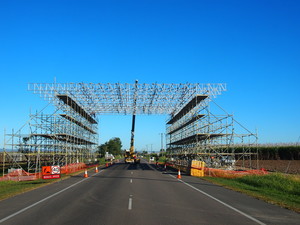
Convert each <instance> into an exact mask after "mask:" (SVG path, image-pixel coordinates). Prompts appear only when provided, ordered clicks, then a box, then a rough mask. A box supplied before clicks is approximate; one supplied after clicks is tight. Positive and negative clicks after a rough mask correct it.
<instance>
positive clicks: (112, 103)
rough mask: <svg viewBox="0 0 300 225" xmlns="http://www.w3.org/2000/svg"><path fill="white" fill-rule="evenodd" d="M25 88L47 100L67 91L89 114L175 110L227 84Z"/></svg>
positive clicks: (216, 92) (35, 85)
mask: <svg viewBox="0 0 300 225" xmlns="http://www.w3.org/2000/svg"><path fill="white" fill-rule="evenodd" d="M28 90H29V91H32V92H33V93H35V94H39V95H40V97H42V98H43V99H45V100H47V101H49V102H56V101H57V98H56V96H57V95H61V94H67V95H68V96H70V97H71V98H72V99H74V100H75V101H76V102H77V103H78V104H79V105H80V106H81V107H82V108H84V109H85V110H86V111H87V112H88V113H90V114H100V115H101V114H133V113H134V110H135V113H136V114H176V111H178V110H180V108H181V107H183V106H184V105H185V104H186V103H187V102H188V101H190V99H191V98H193V97H194V96H195V95H208V96H210V98H215V97H216V96H217V95H220V94H221V93H222V92H223V91H226V84H199V83H180V84H158V83H152V84H145V83H138V84H137V85H135V84H129V83H125V84H121V83H105V84H104V83H30V84H28ZM134 96H136V103H134V100H135V98H134ZM135 104H136V105H135ZM134 105H135V106H136V107H134Z"/></svg>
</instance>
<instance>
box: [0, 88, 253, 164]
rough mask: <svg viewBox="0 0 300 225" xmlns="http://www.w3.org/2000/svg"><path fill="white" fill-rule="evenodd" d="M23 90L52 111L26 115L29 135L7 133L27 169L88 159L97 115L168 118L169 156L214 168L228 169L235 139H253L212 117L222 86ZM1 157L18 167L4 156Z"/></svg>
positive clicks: (223, 117) (95, 135) (229, 117)
mask: <svg viewBox="0 0 300 225" xmlns="http://www.w3.org/2000/svg"><path fill="white" fill-rule="evenodd" d="M28 90H29V91H32V92H33V93H34V94H38V95H39V96H40V97H41V98H42V99H44V100H46V101H48V102H49V103H50V105H53V106H54V107H55V110H54V112H53V113H50V114H45V113H44V112H40V113H36V114H32V115H31V116H30V117H31V120H30V122H29V123H28V125H29V132H27V134H24V131H19V132H16V133H14V132H12V134H10V135H11V138H10V141H9V142H6V145H7V146H8V147H9V148H11V149H13V150H16V151H17V152H19V153H22V154H24V155H23V157H25V158H26V160H27V161H28V162H27V164H26V165H27V168H28V169H30V168H33V167H34V168H38V167H39V166H40V164H43V163H44V164H45V163H51V164H53V165H54V164H68V163H73V162H78V161H80V162H83V161H88V160H91V159H92V156H91V154H92V153H93V152H94V151H95V148H96V146H97V144H98V133H97V131H98V124H97V116H99V115H100V116H101V115H103V114H124V115H126V114H130V115H132V114H133V113H135V114H137V115H138V114H148V115H149V114H168V115H170V120H169V121H168V122H167V134H168V135H167V143H168V155H169V157H170V158H175V159H176V160H185V161H188V160H191V159H193V158H201V159H203V160H205V161H206V162H207V163H208V164H209V165H211V166H215V167H218V166H219V165H225V164H226V165H229V164H230V166H232V165H233V162H234V160H233V158H234V157H235V158H236V154H235V152H234V145H235V144H236V142H235V139H237V138H240V139H241V141H240V143H242V144H243V145H244V143H245V141H244V139H245V137H250V136H251V137H253V136H255V135H253V134H252V133H251V132H247V134H246V135H241V136H239V135H237V134H236V132H235V131H234V119H233V116H232V115H228V114H225V115H221V116H220V115H216V114H214V113H212V111H211V108H210V103H211V102H213V99H214V98H216V97H217V96H218V95H220V94H222V92H223V91H226V84H223V83H220V84H200V83H194V84H193V83H180V84H172V83H171V84H158V83H152V84H145V83H136V84H135V83H133V84H129V83H123V84H121V83H29V84H28ZM255 138H256V137H255ZM255 138H254V139H255ZM251 144H252V142H251ZM246 153H247V150H245V151H244V152H243V154H242V155H243V157H245V154H246ZM212 157H214V158H215V160H212ZM3 158H4V157H3ZM8 158H10V159H8ZM6 159H7V160H11V161H13V162H14V163H15V164H18V165H20V163H19V162H18V160H16V159H12V157H10V156H9V155H8V154H7V157H6ZM226 160H227V161H226ZM230 160H231V161H230ZM223 161H224V162H223ZM228 162H230V163H228Z"/></svg>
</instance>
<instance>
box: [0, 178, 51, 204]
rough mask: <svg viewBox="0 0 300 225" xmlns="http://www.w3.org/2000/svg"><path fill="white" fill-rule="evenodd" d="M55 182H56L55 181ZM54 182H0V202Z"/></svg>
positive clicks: (39, 180)
mask: <svg viewBox="0 0 300 225" xmlns="http://www.w3.org/2000/svg"><path fill="white" fill-rule="evenodd" d="M55 181H56V180H55ZM55 181H54V180H42V179H38V180H34V181H21V182H17V181H1V182H0V201H1V200H3V199H6V198H9V197H12V196H15V195H17V194H21V193H24V192H26V191H30V190H33V189H36V188H38V187H42V186H44V185H47V184H49V183H53V182H55Z"/></svg>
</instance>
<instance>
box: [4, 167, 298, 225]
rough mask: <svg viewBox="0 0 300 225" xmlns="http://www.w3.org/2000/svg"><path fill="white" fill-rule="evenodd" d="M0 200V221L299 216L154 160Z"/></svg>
mask: <svg viewBox="0 0 300 225" xmlns="http://www.w3.org/2000/svg"><path fill="white" fill-rule="evenodd" d="M89 175H90V176H89V178H83V176H82V175H78V176H75V177H72V178H70V179H67V180H63V181H60V182H57V183H54V184H51V185H48V186H45V187H42V188H39V189H37V190H33V191H30V192H27V193H24V194H21V195H18V196H15V197H13V198H10V199H6V200H4V201H1V202H0V209H1V210H0V223H1V224H14V225H19V224H20V225H21V224H50V225H51V224H56V225H57V224H72V225H74V224H86V225H94V224H97V225H99V224H101V225H102V224H103V225H110V224H120V225H121V224H124V225H126V224H133V225H134V224H136V225H141V224H145V225H147V224H149V225H152V224H153V225H158V224H164V225H167V224H172V225H176V224H178V225H183V224H189V225H193V224H195V225H196V224H197V225H199V224H210V225H212V224H230V225H234V224H288V225H292V224H299V221H300V215H299V214H297V213H295V212H292V211H289V210H286V209H282V208H280V207H277V206H274V205H271V204H268V203H265V202H262V201H259V200H257V199H254V198H251V197H248V196H246V195H243V194H240V193H237V192H234V191H231V190H228V189H225V188H222V187H219V186H217V185H213V184H210V183H208V182H205V181H203V180H201V179H199V178H195V177H190V176H183V178H182V180H178V179H176V174H174V173H173V172H171V171H166V172H163V171H159V170H156V169H155V166H154V165H149V164H148V163H141V164H138V165H129V164H123V163H119V164H116V165H114V166H112V167H109V168H106V169H105V170H100V172H99V173H96V174H95V173H90V174H89Z"/></svg>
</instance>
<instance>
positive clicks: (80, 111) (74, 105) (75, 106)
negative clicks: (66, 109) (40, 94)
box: [56, 95, 97, 124]
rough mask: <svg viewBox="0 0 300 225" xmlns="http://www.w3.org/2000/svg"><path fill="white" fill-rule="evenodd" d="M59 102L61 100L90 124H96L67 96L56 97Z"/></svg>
mask: <svg viewBox="0 0 300 225" xmlns="http://www.w3.org/2000/svg"><path fill="white" fill-rule="evenodd" d="M56 96H57V97H58V98H59V99H60V100H62V101H63V102H64V103H65V104H66V105H68V106H70V107H71V108H72V109H74V111H76V112H77V113H79V114H80V115H81V116H82V117H84V118H85V119H87V120H88V121H89V122H90V123H92V124H97V121H96V120H95V119H94V118H93V117H91V116H90V115H89V114H88V113H87V112H86V111H85V110H84V109H83V108H82V107H80V106H79V105H78V104H77V103H76V101H74V100H73V99H72V98H71V97H70V96H68V95H56Z"/></svg>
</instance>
